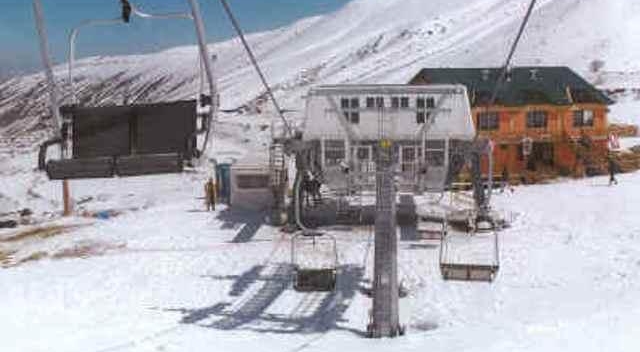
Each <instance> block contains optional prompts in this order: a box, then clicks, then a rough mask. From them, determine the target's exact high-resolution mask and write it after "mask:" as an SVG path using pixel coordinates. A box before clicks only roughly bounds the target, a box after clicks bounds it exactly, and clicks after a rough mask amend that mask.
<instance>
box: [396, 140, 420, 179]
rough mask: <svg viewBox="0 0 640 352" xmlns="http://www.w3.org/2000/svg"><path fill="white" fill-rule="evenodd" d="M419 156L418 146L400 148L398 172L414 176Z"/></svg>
mask: <svg viewBox="0 0 640 352" xmlns="http://www.w3.org/2000/svg"><path fill="white" fill-rule="evenodd" d="M419 155H420V147H418V146H415V145H403V146H400V155H399V157H400V158H399V159H400V165H399V166H400V172H401V173H403V174H407V175H414V174H415V173H416V172H417V170H418V160H419V158H418V156H419Z"/></svg>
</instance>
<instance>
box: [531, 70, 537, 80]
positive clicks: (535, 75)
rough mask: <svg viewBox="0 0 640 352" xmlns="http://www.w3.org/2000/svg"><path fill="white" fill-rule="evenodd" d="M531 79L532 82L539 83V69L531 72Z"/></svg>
mask: <svg viewBox="0 0 640 352" xmlns="http://www.w3.org/2000/svg"><path fill="white" fill-rule="evenodd" d="M529 79H531V80H532V81H537V80H538V69H537V68H532V69H530V70H529Z"/></svg>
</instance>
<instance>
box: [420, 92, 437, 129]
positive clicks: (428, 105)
mask: <svg viewBox="0 0 640 352" xmlns="http://www.w3.org/2000/svg"><path fill="white" fill-rule="evenodd" d="M435 106H436V103H435V100H434V99H433V98H431V97H429V98H423V97H420V98H416V123H418V124H421V123H425V122H426V121H427V118H428V117H429V111H428V110H429V109H433V108H435Z"/></svg>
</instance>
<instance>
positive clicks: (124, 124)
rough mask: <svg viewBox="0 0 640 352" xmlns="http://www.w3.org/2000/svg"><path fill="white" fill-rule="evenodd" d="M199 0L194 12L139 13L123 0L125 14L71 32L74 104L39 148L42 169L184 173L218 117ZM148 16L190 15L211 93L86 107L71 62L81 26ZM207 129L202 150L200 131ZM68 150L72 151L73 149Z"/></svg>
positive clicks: (96, 174) (105, 174)
mask: <svg viewBox="0 0 640 352" xmlns="http://www.w3.org/2000/svg"><path fill="white" fill-rule="evenodd" d="M195 1H196V0H189V2H190V3H191V6H192V14H188V13H170V14H160V15H152V14H147V13H144V12H141V11H140V10H139V9H137V8H136V7H135V6H134V5H133V4H131V3H130V2H129V1H127V0H121V1H120V2H121V5H122V17H119V18H117V19H111V20H89V21H85V22H82V23H81V24H80V25H79V26H77V27H76V28H74V29H73V30H72V31H71V35H70V37H69V85H70V89H71V97H72V99H73V104H71V105H66V106H62V107H61V108H60V113H61V115H62V117H63V123H62V127H61V129H60V133H59V135H58V136H57V137H56V138H53V139H51V140H49V141H46V142H45V143H44V144H42V145H41V147H40V153H39V155H38V167H39V169H40V170H43V171H46V173H47V175H48V177H49V179H51V180H64V179H86V178H110V177H114V176H120V177H128V176H141V175H151V174H168V173H180V172H182V171H183V169H184V163H185V161H190V160H193V159H197V158H199V157H200V156H202V155H203V154H204V152H205V149H206V146H207V144H208V138H209V133H210V128H211V123H212V121H213V117H214V115H215V108H216V105H217V104H216V102H214V99H213V98H212V97H214V96H215V84H214V82H213V73H212V70H211V66H210V63H209V62H208V60H209V54H208V49H207V48H206V43H205V40H204V28H203V26H202V20H201V18H200V14H199V9H198V6H197V3H196V2H195ZM134 15H135V16H137V17H140V18H149V19H190V20H192V21H193V22H194V24H195V27H196V32H197V34H198V43H199V46H200V48H199V58H200V65H199V66H200V67H199V68H200V77H201V81H202V80H203V79H204V78H203V77H204V75H205V74H206V77H207V80H208V81H209V86H210V94H211V95H210V96H206V95H205V94H203V92H202V91H203V84H201V85H200V90H201V91H200V93H199V95H198V98H197V99H194V100H182V101H174V102H160V103H152V104H123V105H116V106H104V107H82V106H79V105H78V104H77V98H76V92H75V88H74V78H73V64H74V60H75V39H76V37H77V35H78V31H79V29H80V28H82V27H87V26H96V25H112V24H121V23H123V22H124V23H128V22H129V21H130V19H131V16H134ZM203 133H205V134H206V135H205V138H204V142H203V144H202V145H201V147H200V148H198V146H197V144H198V135H200V134H203ZM56 144H59V145H61V146H62V150H63V152H62V153H61V154H62V155H61V159H58V160H55V159H53V160H48V161H47V160H46V158H47V150H48V148H49V147H50V146H52V145H56ZM69 150H70V151H71V152H69Z"/></svg>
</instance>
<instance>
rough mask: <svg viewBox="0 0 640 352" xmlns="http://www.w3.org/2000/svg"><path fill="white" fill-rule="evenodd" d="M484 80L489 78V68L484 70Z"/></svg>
mask: <svg viewBox="0 0 640 352" xmlns="http://www.w3.org/2000/svg"><path fill="white" fill-rule="evenodd" d="M482 80H483V81H485V82H486V81H488V80H489V69H488V68H485V69H483V70H482Z"/></svg>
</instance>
